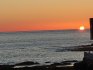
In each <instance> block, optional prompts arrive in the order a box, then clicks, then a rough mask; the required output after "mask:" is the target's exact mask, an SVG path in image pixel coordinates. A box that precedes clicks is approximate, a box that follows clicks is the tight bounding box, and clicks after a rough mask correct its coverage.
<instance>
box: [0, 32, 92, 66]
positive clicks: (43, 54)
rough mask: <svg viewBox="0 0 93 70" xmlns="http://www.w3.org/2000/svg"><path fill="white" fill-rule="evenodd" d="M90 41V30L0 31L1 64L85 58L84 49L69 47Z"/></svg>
mask: <svg viewBox="0 0 93 70" xmlns="http://www.w3.org/2000/svg"><path fill="white" fill-rule="evenodd" d="M90 42H91V41H90V35H89V31H88V30H86V31H79V30H64V31H61V30H60V31H57V30H56V31H37V32H14V33H0V64H14V63H19V62H23V61H35V62H39V63H42V64H43V63H44V62H47V61H49V62H60V61H65V60H82V58H83V52H72V51H68V50H66V48H70V47H73V46H79V45H87V44H90ZM59 50H61V51H59Z"/></svg>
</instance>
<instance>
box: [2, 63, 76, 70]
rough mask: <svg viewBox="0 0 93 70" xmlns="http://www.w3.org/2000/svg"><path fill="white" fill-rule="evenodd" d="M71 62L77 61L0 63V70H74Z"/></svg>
mask: <svg viewBox="0 0 93 70" xmlns="http://www.w3.org/2000/svg"><path fill="white" fill-rule="evenodd" d="M72 62H77V61H64V62H61V63H53V64H50V65H40V64H39V63H37V62H22V63H18V64H15V65H0V70H75V69H74V66H72V65H70V64H71V63H72ZM46 63H47V62H46ZM48 63H49V62H48Z"/></svg>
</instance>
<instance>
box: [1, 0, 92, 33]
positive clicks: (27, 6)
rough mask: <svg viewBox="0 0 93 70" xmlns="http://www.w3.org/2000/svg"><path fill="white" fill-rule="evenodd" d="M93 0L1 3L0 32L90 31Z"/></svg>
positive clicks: (35, 0)
mask: <svg viewBox="0 0 93 70" xmlns="http://www.w3.org/2000/svg"><path fill="white" fill-rule="evenodd" d="M90 17H93V0H0V32H3V31H4V32H5V31H32V30H63V29H78V28H79V27H80V26H82V25H84V26H85V28H89V18H90Z"/></svg>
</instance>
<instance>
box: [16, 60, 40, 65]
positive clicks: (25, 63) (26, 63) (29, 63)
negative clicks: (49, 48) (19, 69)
mask: <svg viewBox="0 0 93 70" xmlns="http://www.w3.org/2000/svg"><path fill="white" fill-rule="evenodd" d="M34 64H39V63H37V62H30V61H27V62H22V63H18V64H15V66H23V65H34Z"/></svg>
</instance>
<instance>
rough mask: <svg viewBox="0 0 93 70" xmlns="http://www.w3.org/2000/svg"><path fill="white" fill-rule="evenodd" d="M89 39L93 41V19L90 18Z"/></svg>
mask: <svg viewBox="0 0 93 70" xmlns="http://www.w3.org/2000/svg"><path fill="white" fill-rule="evenodd" d="M90 38H91V40H93V18H90Z"/></svg>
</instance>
